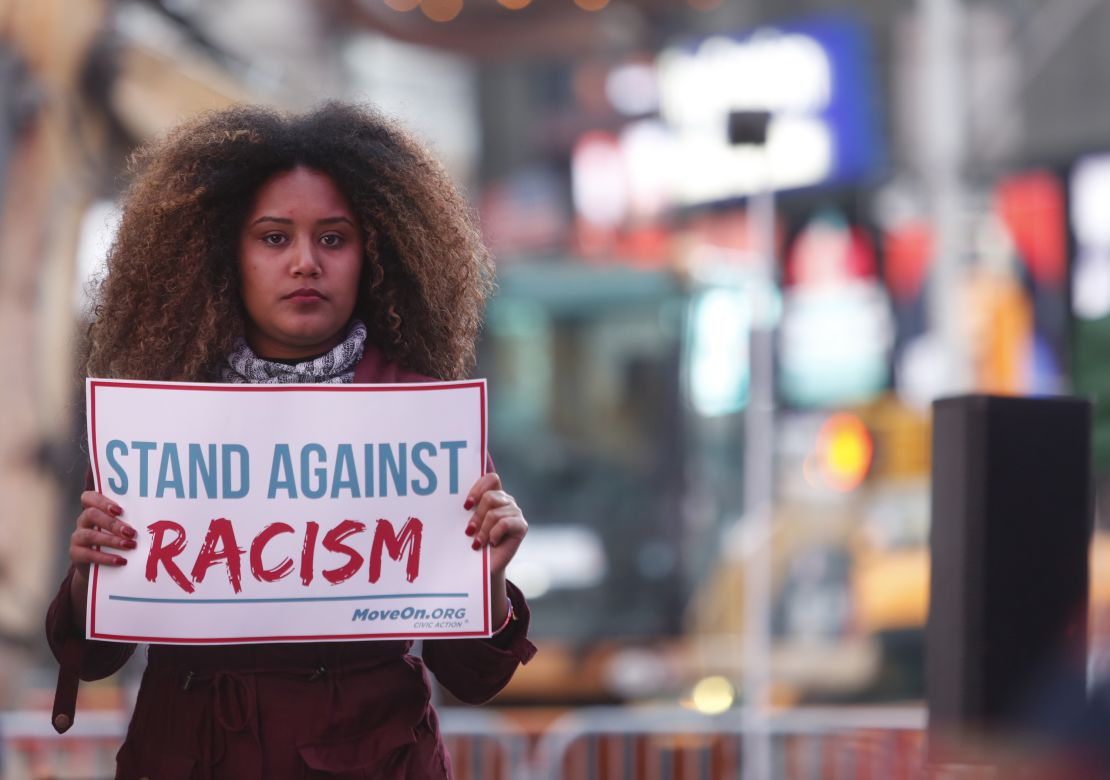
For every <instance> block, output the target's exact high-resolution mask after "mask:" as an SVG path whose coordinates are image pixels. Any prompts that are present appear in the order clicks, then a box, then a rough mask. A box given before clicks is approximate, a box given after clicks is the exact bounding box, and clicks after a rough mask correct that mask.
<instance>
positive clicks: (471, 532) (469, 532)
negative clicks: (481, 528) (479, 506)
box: [466, 525, 478, 536]
mask: <svg viewBox="0 0 1110 780" xmlns="http://www.w3.org/2000/svg"><path fill="white" fill-rule="evenodd" d="M476 533H478V529H477V528H475V527H474V526H472V525H468V526H467V527H466V535H467V536H474V534H476Z"/></svg>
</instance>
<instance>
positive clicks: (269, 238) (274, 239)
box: [262, 233, 285, 246]
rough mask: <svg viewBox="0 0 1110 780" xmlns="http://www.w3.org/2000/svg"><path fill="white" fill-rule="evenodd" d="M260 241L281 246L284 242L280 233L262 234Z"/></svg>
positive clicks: (283, 237)
mask: <svg viewBox="0 0 1110 780" xmlns="http://www.w3.org/2000/svg"><path fill="white" fill-rule="evenodd" d="M262 242H263V243H264V244H269V245H270V246H281V245H282V244H283V243H284V242H285V236H283V235H282V234H281V233H267V234H266V235H264V236H262Z"/></svg>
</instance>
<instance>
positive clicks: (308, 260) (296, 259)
mask: <svg viewBox="0 0 1110 780" xmlns="http://www.w3.org/2000/svg"><path fill="white" fill-rule="evenodd" d="M292 251H293V258H292V261H291V265H290V270H291V271H292V273H293V275H294V276H318V275H319V273H320V262H319V260H318V259H317V258H316V248H315V247H314V246H313V245H312V242H311V241H298V242H297V243H295V244H294V245H293V248H292Z"/></svg>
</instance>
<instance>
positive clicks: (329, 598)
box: [108, 593, 470, 604]
mask: <svg viewBox="0 0 1110 780" xmlns="http://www.w3.org/2000/svg"><path fill="white" fill-rule="evenodd" d="M469 595H470V594H469V593H384V594H379V595H374V596H299V597H295V598H287V599H278V598H274V599H158V598H148V597H145V596H117V595H111V596H109V597H108V598H109V599H111V600H114V601H138V602H142V603H144V604H287V603H290V602H296V601H371V600H378V599H465V598H467V597H468V596H469Z"/></svg>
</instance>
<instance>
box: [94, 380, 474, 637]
mask: <svg viewBox="0 0 1110 780" xmlns="http://www.w3.org/2000/svg"><path fill="white" fill-rule="evenodd" d="M85 390H86V400H87V403H88V407H87V408H88V411H89V415H88V425H89V453H90V460H91V465H92V472H93V480H94V483H95V487H96V489H97V490H98V491H100V492H101V493H103V494H104V495H105V496H107V497H109V498H111V499H112V500H113V501H115V502H116V503H118V504H119V505H120V506H121V507H122V508H123V516H122V519H123V520H125V521H127V522H128V523H129V524H130V525H131V526H132V527H134V528H135V529H136V531H137V532H138V539H137V542H138V547H137V549H135V550H131V551H126V552H125V551H117V550H113V551H112V552H113V553H120V554H122V555H123V556H124V557H126V558H127V564H126V565H124V566H119V567H113V566H93V567H92V572H91V576H90V584H89V599H88V613H87V620H86V626H87V636H88V638H90V639H102V640H113V641H125V642H156V643H166V644H234V643H246V642H284V641H288V642H295V641H327V640H350V639H398V638H419V637H465V636H489V635H490V633H491V632H490V618H489V613H490V609H489V575H488V565H489V557H488V552H487V551H486V549H485V548H483V549H482V550H481V551H475V550H473V549H471V540H470V538H468V537H467V536H466V535H465V533H464V528H465V527H466V523H467V520H468V519H469V516H470V512H469V511H467V510H464V509H463V503H464V501H465V500H466V497H467V492H468V491H469V489H470V487H471V486H472V485H473V484H474V482H475V481H476V480H477V479H478V478H479V477H480V476H481V474H482V473H483V470H484V465H485V462H486V387H485V382H484V380H479V381H469V382H435V383H427V384H399V385H225V384H194V383H164V382H162V383H152V382H138V381H123V380H102V379H89V380H87V381H86V386H85Z"/></svg>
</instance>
